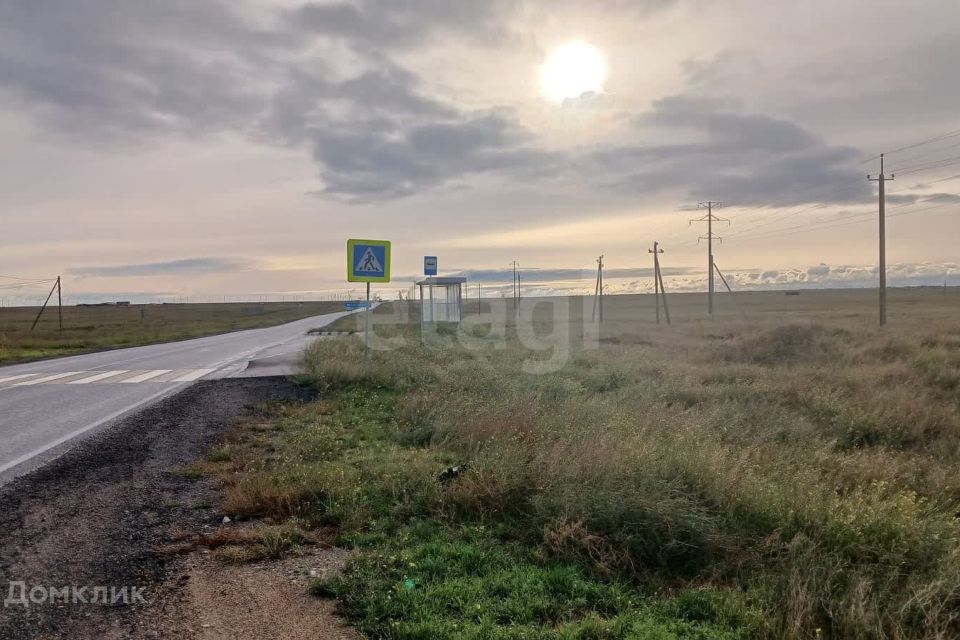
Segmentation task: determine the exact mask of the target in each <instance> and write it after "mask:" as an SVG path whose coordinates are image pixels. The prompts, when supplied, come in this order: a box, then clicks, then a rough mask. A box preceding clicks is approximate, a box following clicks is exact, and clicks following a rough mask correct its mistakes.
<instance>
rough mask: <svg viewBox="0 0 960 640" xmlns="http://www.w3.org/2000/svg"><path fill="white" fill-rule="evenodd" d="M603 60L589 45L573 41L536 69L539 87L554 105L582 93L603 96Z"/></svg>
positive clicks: (605, 69)
mask: <svg viewBox="0 0 960 640" xmlns="http://www.w3.org/2000/svg"><path fill="white" fill-rule="evenodd" d="M606 79H607V60H606V57H605V56H604V55H603V52H602V51H600V49H597V48H596V47H595V46H593V45H592V44H589V43H586V42H583V41H580V40H575V41H573V42H568V43H566V44H563V45H560V46H559V47H557V48H556V49H554V50H553V52H552V53H551V54H550V55H549V56H548V57H547V60H546V62H544V63H543V66H542V67H541V68H540V86H541V88H542V90H543V93H544V95H545V96H546V97H547V98H549V99H550V100H553V101H554V102H563V101H564V100H566V99H567V98H579V97H580V96H582V95H583V94H585V93H588V92H591V91H592V92H594V93H602V92H603V83H604V82H605V81H606Z"/></svg>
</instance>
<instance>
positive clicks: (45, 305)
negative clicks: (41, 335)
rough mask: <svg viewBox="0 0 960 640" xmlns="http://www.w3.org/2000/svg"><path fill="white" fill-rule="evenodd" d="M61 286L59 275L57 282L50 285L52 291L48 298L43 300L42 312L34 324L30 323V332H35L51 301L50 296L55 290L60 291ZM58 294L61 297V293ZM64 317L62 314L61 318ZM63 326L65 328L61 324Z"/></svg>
mask: <svg viewBox="0 0 960 640" xmlns="http://www.w3.org/2000/svg"><path fill="white" fill-rule="evenodd" d="M47 282H49V280H48V281H47ZM59 288H60V276H57V280H56V282H54V283H53V286H52V287H50V293H48V294H47V299H46V300H44V301H43V306H41V307H40V312H39V313H38V314H37V317H36V319H35V320H34V321H33V324H32V325H30V333H33V330H34V329H36V328H37V323H38V322H40V316H42V315H43V312H44V311H45V310H46V308H47V304H49V303H50V298H52V297H53V292H54V291H58V290H59ZM57 296H58V297H59V293H58V294H57ZM62 317H63V316H62V315H61V318H62ZM62 328H63V325H62V324H61V329H62Z"/></svg>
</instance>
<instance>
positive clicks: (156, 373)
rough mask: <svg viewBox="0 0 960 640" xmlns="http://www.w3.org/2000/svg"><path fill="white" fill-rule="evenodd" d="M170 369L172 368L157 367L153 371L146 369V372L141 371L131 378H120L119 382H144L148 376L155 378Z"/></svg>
mask: <svg viewBox="0 0 960 640" xmlns="http://www.w3.org/2000/svg"><path fill="white" fill-rule="evenodd" d="M172 371H173V369H157V370H155V371H147V372H146V373H141V374H140V375H138V376H133V377H132V378H127V379H126V380H121V381H120V382H122V383H124V384H135V383H137V382H145V381H146V380H149V379H150V378H157V377H159V376H162V375H163V374H165V373H170V372H172Z"/></svg>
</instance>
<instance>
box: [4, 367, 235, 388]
mask: <svg viewBox="0 0 960 640" xmlns="http://www.w3.org/2000/svg"><path fill="white" fill-rule="evenodd" d="M214 371H217V369H209V368H208V369H139V370H111V371H97V370H95V369H94V370H90V371H60V372H56V373H51V372H49V371H44V372H38V373H23V374H18V375H15V376H0V389H12V388H16V387H32V386H40V385H50V384H70V385H81V386H83V385H88V384H94V385H98V384H118V383H123V384H165V383H166V384H172V383H183V382H195V381H197V380H200V379H201V378H203V377H205V376H208V375H209V374H211V373H213V372H214Z"/></svg>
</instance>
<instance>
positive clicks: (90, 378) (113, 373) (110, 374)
mask: <svg viewBox="0 0 960 640" xmlns="http://www.w3.org/2000/svg"><path fill="white" fill-rule="evenodd" d="M121 373H126V371H101V372H100V373H97V374H96V375H92V376H88V377H86V378H80V379H79V380H71V381H70V382H69V384H90V383H91V382H96V381H98V380H106V379H107V378H112V377H114V376H118V375H120V374H121Z"/></svg>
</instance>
